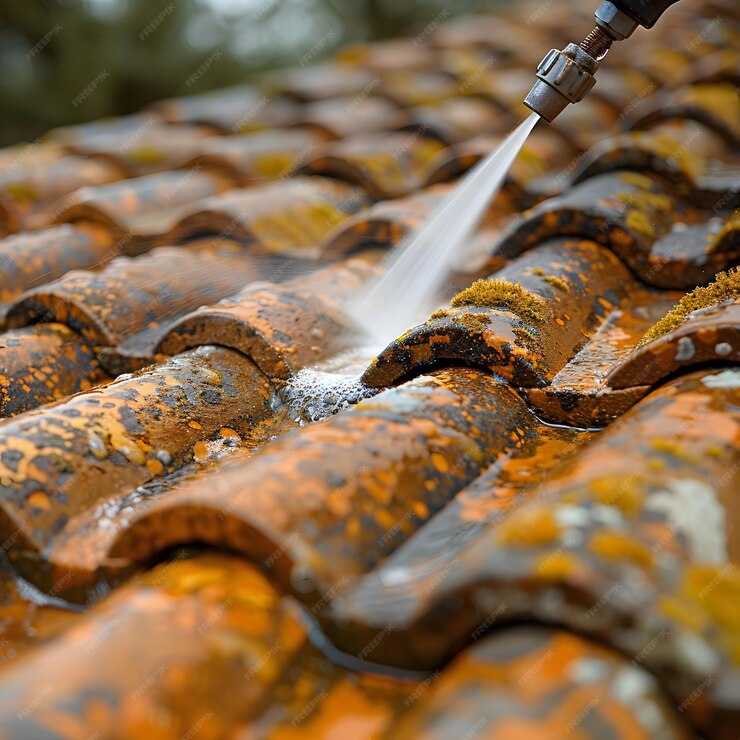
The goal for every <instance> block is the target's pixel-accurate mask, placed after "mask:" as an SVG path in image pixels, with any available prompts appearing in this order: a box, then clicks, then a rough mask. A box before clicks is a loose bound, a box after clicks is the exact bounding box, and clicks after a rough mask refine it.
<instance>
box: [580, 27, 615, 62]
mask: <svg viewBox="0 0 740 740" xmlns="http://www.w3.org/2000/svg"><path fill="white" fill-rule="evenodd" d="M613 42H614V39H613V38H611V37H610V36H608V35H607V34H606V33H604V31H603V30H602V29H601V28H600V27H599V26H596V28H594V30H593V31H591V33H590V34H589V35H588V36H586V38H585V39H583V41H581V43H580V44H579V46H580V47H581V49H583V51H585V52H586V54H588V55H589V56H591V57H593V58H594V59H596V60H597V61H599V60H600V59H603V58H604V57H605V56H606V53H607V52H608V51H609V49H610V48H611V45H612V43H613Z"/></svg>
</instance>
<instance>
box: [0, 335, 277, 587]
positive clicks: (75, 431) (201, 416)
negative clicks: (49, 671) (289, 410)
mask: <svg viewBox="0 0 740 740" xmlns="http://www.w3.org/2000/svg"><path fill="white" fill-rule="evenodd" d="M173 379H174V380H175V381H176V382H175V383H174V384H172V383H171V382H170V381H172V380H173ZM269 389H270V384H269V382H268V381H267V379H266V378H265V377H264V376H263V375H262V374H261V373H260V372H259V371H258V370H257V369H256V367H255V366H254V365H253V364H252V363H251V362H250V361H249V360H248V359H247V358H245V357H243V356H242V355H239V354H238V353H235V352H233V351H232V350H227V349H225V348H215V347H212V348H202V349H199V350H195V351H192V352H189V353H186V354H183V355H179V356H177V357H175V358H173V359H172V360H170V361H169V362H166V363H164V364H162V365H159V366H155V367H152V368H150V369H148V370H146V371H143V372H141V373H139V374H137V375H134V376H133V377H129V378H124V379H122V380H120V381H117V382H115V383H111V384H110V385H107V386H104V387H103V388H101V389H99V390H93V391H90V392H87V393H82V394H79V395H77V396H74V397H72V398H71V399H69V400H67V401H65V402H63V403H61V404H58V405H56V406H54V407H51V408H48V409H45V410H44V411H43V412H41V413H39V414H34V415H21V416H17V417H14V418H13V419H12V420H9V421H7V422H6V423H5V424H4V425H3V428H2V431H1V432H0V490H1V491H2V501H1V502H0V507H1V508H2V511H3V513H4V515H5V517H4V518H2V521H3V522H4V524H2V525H0V530H2V537H4V538H10V539H9V540H8V544H7V549H9V550H11V551H12V552H13V555H12V556H13V557H15V556H16V555H18V556H19V557H20V556H21V552H20V551H22V550H24V549H26V548H27V549H30V550H34V551H38V550H40V549H41V548H42V547H44V545H49V544H50V543H51V540H53V539H54V538H55V537H56V536H58V535H61V533H62V530H63V529H64V527H65V526H70V527H71V526H73V522H74V518H75V517H76V516H78V515H83V514H85V513H86V512H88V511H89V510H90V509H94V508H95V507H96V506H97V504H98V503H99V501H100V500H101V497H102V498H104V499H106V500H109V501H110V500H113V499H114V498H115V497H116V496H124V495H126V494H127V493H130V492H131V491H133V490H134V489H135V488H137V487H138V486H140V485H142V484H143V483H145V482H147V481H148V480H150V479H151V478H152V477H153V476H156V475H161V474H162V473H163V472H165V471H167V472H172V470H173V469H175V468H176V467H178V466H180V465H182V464H184V463H187V462H189V461H190V460H191V456H192V454H193V453H192V447H193V445H194V444H195V443H196V442H197V441H198V440H199V439H201V438H202V437H203V436H205V435H212V434H215V433H216V432H217V431H218V430H219V429H221V428H222V426H223V424H224V422H225V421H227V420H229V421H231V423H232V424H235V423H237V422H238V423H239V424H240V425H242V426H243V427H244V428H245V429H246V428H248V427H249V426H250V424H252V423H256V422H259V421H261V420H263V419H265V418H268V417H270V416H271V411H270V410H269V409H270V394H269ZM102 481H105V482H104V483H103V482H102ZM42 496H43V497H46V498H42ZM46 499H48V500H49V501H53V505H43V506H39V505H38V502H39V501H46ZM76 550H77V552H78V554H79V557H80V558H81V560H83V561H84V560H85V558H86V554H87V550H86V548H85V546H84V545H83V543H82V542H78V544H77V548H76ZM32 559H33V558H32ZM37 566H38V563H37V564H36V566H32V567H33V569H34V572H33V573H29V574H26V575H27V576H28V577H29V578H31V579H32V580H33V579H36V578H39V577H46V576H42V575H41V574H40V573H38V572H36V571H37ZM70 585H71V582H70Z"/></svg>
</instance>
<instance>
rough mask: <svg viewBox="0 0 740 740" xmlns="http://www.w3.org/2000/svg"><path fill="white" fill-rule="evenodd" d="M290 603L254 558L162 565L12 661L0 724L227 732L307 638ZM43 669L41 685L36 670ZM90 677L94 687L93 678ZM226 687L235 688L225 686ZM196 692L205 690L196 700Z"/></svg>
mask: <svg viewBox="0 0 740 740" xmlns="http://www.w3.org/2000/svg"><path fill="white" fill-rule="evenodd" d="M305 639H306V633H305V630H304V628H303V627H302V626H301V625H300V623H299V621H298V620H297V618H296V616H295V614H294V612H293V611H292V610H290V609H289V608H288V606H287V605H286V604H285V603H284V602H283V601H282V599H281V598H280V595H279V594H278V593H277V592H276V591H275V590H274V588H273V587H272V586H271V585H270V583H269V582H267V581H266V580H265V579H264V578H263V577H262V576H260V575H259V573H258V572H257V571H256V570H255V568H254V567H253V566H251V565H249V564H248V563H246V562H245V561H243V560H240V559H238V558H229V557H225V556H220V555H202V556H199V557H196V558H194V559H182V558H181V559H179V560H177V559H176V560H174V561H173V562H171V563H165V564H163V565H161V566H159V567H157V568H154V569H153V570H151V571H150V572H149V573H147V574H146V575H144V576H141V577H139V578H137V579H135V580H134V581H133V582H131V583H129V584H127V585H125V586H122V587H121V588H120V589H119V591H118V592H117V593H116V594H115V595H114V596H113V597H112V598H111V599H109V600H107V601H106V603H105V604H104V605H101V606H100V607H97V608H95V609H94V610H93V611H92V612H91V613H90V614H89V615H87V616H85V617H83V618H82V619H79V620H78V622H77V624H76V625H74V626H72V628H71V629H70V630H68V632H67V633H66V634H65V635H64V637H63V638H62V639H60V640H58V641H56V643H54V646H53V647H52V649H51V650H49V651H43V652H37V653H36V654H35V656H34V657H33V658H32V659H31V660H30V661H29V662H24V663H18V664H16V665H14V666H12V667H9V668H8V669H6V672H5V680H6V681H7V682H8V684H9V685H10V684H12V685H13V686H14V687H15V691H14V692H13V694H12V695H8V694H6V695H5V696H4V697H3V700H2V701H0V730H1V731H2V732H3V733H6V734H8V733H9V735H10V736H15V735H16V733H15V732H13V730H12V727H13V723H14V722H17V721H18V720H17V716H18V714H19V713H21V712H23V711H24V707H27V706H28V705H29V702H31V701H35V704H34V711H33V712H32V713H28V715H27V716H25V721H26V723H27V724H26V726H27V727H29V728H30V730H29V731H30V732H31V733H32V734H33V735H34V736H40V735H41V734H44V733H46V734H48V733H53V734H56V733H58V732H59V729H60V727H64V728H66V729H65V735H64V736H65V737H68V738H70V740H72V739H74V738H80V739H82V738H86V737H89V736H90V735H91V734H93V733H94V732H95V731H98V732H105V734H106V735H110V734H111V731H112V729H113V727H115V733H116V734H119V735H124V736H129V737H141V736H142V734H141V733H143V736H146V737H158V738H163V740H166V739H169V738H172V739H175V738H181V737H183V736H184V735H187V733H188V732H192V728H193V727H196V726H198V727H199V728H201V730H202V731H203V732H204V733H206V736H208V737H224V736H225V735H226V734H227V732H232V731H233V730H234V729H235V728H237V727H239V726H243V725H245V724H246V723H248V722H249V721H250V720H251V719H253V718H254V717H256V716H257V715H258V713H259V711H260V709H261V706H262V702H264V700H265V699H266V698H267V697H268V696H269V695H270V691H271V689H272V686H273V685H274V684H275V683H276V682H277V681H278V680H279V678H280V676H281V674H282V673H283V671H284V670H285V669H286V667H287V666H289V665H290V663H291V660H292V659H293V658H294V656H295V655H296V654H297V652H298V651H299V649H300V648H301V647H302V646H303V645H304V643H305ZM40 675H43V676H45V679H46V684H45V687H46V688H45V689H43V690H42V691H41V692H40V691H39V687H38V676H40ZM92 678H94V687H93V688H91V684H90V681H91V679H92ZM225 687H228V688H226V689H225ZM193 697H197V701H194V700H193Z"/></svg>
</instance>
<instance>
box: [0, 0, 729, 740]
mask: <svg viewBox="0 0 740 740" xmlns="http://www.w3.org/2000/svg"><path fill="white" fill-rule="evenodd" d="M592 12H593V7H592V6H591V5H590V4H588V3H585V2H584V3H577V4H575V5H574V4H573V3H571V4H568V6H567V7H565V5H564V4H553V5H552V6H550V5H548V4H547V3H545V4H544V5H537V4H536V3H535V4H529V5H517V8H516V10H515V11H510V12H508V13H507V15H506V17H505V18H504V17H501V16H497V15H490V14H483V15H476V16H468V17H464V18H461V19H457V20H449V19H447V18H439V19H437V21H435V22H434V24H433V27H427V28H426V29H420V35H419V36H417V37H416V39H413V38H409V39H399V40H393V41H388V42H380V43H369V44H358V45H355V46H352V47H345V48H343V49H341V50H340V51H339V52H338V53H336V54H335V55H334V57H332V58H331V59H330V60H328V61H326V62H323V63H320V64H318V65H304V66H299V67H296V68H294V69H291V70H284V71H279V72H275V73H270V74H269V75H266V76H264V77H263V78H262V79H259V80H256V81H255V82H254V83H253V84H251V85H242V86H239V87H236V88H232V89H229V90H223V91H217V92H214V93H206V94H202V95H196V96H192V97H189V98H182V99H170V100H166V101H163V102H161V103H159V104H155V105H153V106H151V107H150V108H148V109H147V110H145V111H143V112H141V113H138V114H134V115H132V116H127V117H123V118H120V119H113V120H109V121H101V122H93V123H91V124H82V125H80V126H73V127H66V128H63V129H56V130H55V131H52V132H50V133H49V134H48V135H47V136H45V137H44V138H43V139H42V140H41V142H39V143H35V144H31V145H27V146H22V145H21V146H18V147H11V148H8V149H5V150H2V151H0V234H1V235H2V238H0V267H2V268H3V270H2V275H0V311H1V313H2V317H3V321H4V323H3V325H2V327H1V328H2V336H1V337H0V415H2V416H3V417H9V418H4V419H3V421H2V423H0V542H2V545H3V547H2V550H3V552H2V557H0V584H1V585H2V592H3V595H2V598H0V664H1V665H2V669H1V670H0V736H6V737H13V738H16V737H29V738H30V737H33V738H36V737H42V736H43V737H46V736H50V737H51V736H54V737H57V736H63V737H65V738H69V739H70V740H71V739H72V738H89V737H91V736H95V737H100V738H103V737H121V736H126V737H152V738H166V739H169V738H173V740H175V739H176V738H182V737H195V736H200V735H202V736H203V737H214V738H220V737H232V736H233V737H242V738H257V737H259V738H262V737H264V738H271V739H277V738H285V737H289V738H300V737H329V736H341V737H344V736H347V737H350V736H351V737H358V738H365V737H367V738H384V737H387V738H395V737H422V736H423V737H440V738H441V737H445V738H446V737H455V738H458V737H472V736H473V735H476V736H488V737H496V738H507V737H512V738H513V737H517V738H519V737H528V736H530V735H531V736H532V737H535V736H537V737H540V736H547V737H556V736H557V737H560V736H563V737H571V736H572V737H575V736H576V735H578V736H579V737H580V736H583V737H593V738H602V737H606V736H607V735H612V734H613V735H614V736H619V737H650V736H653V737H666V738H685V737H693V734H694V733H699V734H701V735H702V736H703V737H707V738H722V740H724V738H728V739H729V738H733V740H734V739H735V737H736V735H737V726H738V722H740V719H738V718H739V717H740V704H739V703H738V700H737V696H738V695H739V692H738V690H737V687H738V685H740V677H739V673H738V661H739V660H740V658H739V657H738V656H739V655H740V653H739V652H738V651H739V648H738V645H739V644H740V643H739V641H740V633H739V631H738V621H737V618H736V614H735V612H734V611H733V605H734V604H735V603H736V602H737V601H738V599H740V596H739V595H738V589H739V588H740V586H738V582H737V572H736V568H735V565H736V564H737V562H738V558H740V539H739V537H738V531H740V530H739V529H738V527H739V526H740V524H739V522H740V519H739V517H740V510H739V509H738V506H737V502H736V500H735V499H736V496H735V494H736V492H737V488H738V470H739V469H740V464H739V463H738V456H737V439H738V407H740V401H739V400H738V397H737V390H738V364H739V363H738V360H739V359H740V337H739V336H738V326H740V316H738V306H739V305H740V303H739V301H740V296H739V295H738V290H737V280H738V275H737V270H736V266H737V264H738V262H740V252H739V249H740V247H739V246H738V245H739V244H740V242H739V240H738V234H739V233H740V231H739V230H738V220H737V215H736V214H735V213H734V210H736V209H737V207H738V205H739V201H738V187H737V169H736V168H737V152H736V149H737V143H738V136H740V132H739V131H738V120H740V119H738V116H737V110H738V101H737V95H736V90H735V89H734V88H735V86H736V85H737V72H736V70H737V60H738V55H737V51H736V41H737V33H736V29H734V28H733V24H732V22H731V21H730V20H729V19H730V18H731V17H733V14H734V15H735V16H736V14H737V9H736V7H735V6H734V5H733V4H732V3H729V2H724V1H723V0H716V1H714V2H711V3H703V4H701V5H700V4H699V3H697V2H691V1H690V0H685V1H684V2H683V3H679V4H677V5H676V6H675V7H674V8H672V9H671V12H670V13H668V14H667V15H666V18H665V21H663V20H661V23H659V24H658V26H657V27H656V28H655V29H653V30H652V31H650V32H646V33H643V32H642V29H640V30H638V32H636V34H635V39H634V41H630V42H629V44H623V45H621V48H619V47H620V45H615V48H614V50H613V51H612V52H611V53H610V55H609V57H608V59H607V60H606V61H605V62H604V63H603V65H602V66H603V69H602V70H601V71H600V72H599V84H598V85H597V87H596V88H595V89H594V91H593V93H592V94H591V95H589V96H588V97H587V98H586V99H585V100H584V101H582V102H581V103H579V104H578V105H576V106H572V107H571V110H570V111H568V112H567V113H564V114H563V115H562V116H561V117H560V118H559V119H558V121H557V122H556V124H555V125H553V126H545V125H544V124H540V126H538V127H537V128H536V129H535V131H534V132H533V134H532V135H531V136H530V138H529V141H528V142H527V144H526V146H525V148H524V150H523V152H522V154H521V155H520V157H519V159H518V160H517V162H516V163H515V165H514V166H513V168H512V170H511V172H510V173H509V175H508V177H507V179H506V182H505V184H504V186H503V188H502V191H501V193H500V195H499V196H498V197H497V199H496V200H495V202H494V203H493V204H491V207H490V208H489V210H488V212H487V214H486V216H485V218H484V220H483V223H482V224H481V226H480V228H479V229H478V230H477V232H476V233H475V234H474V236H473V237H472V238H471V240H470V243H469V244H468V245H467V249H466V250H465V254H464V255H463V254H461V255H459V256H458V258H457V261H456V266H455V269H456V270H457V272H456V273H455V274H453V275H452V276H451V277H450V280H449V281H448V284H447V285H445V286H444V288H443V290H442V292H441V294H440V296H439V300H440V301H441V303H442V306H441V308H440V310H438V311H436V312H435V313H434V314H432V316H431V317H430V318H429V320H428V321H426V322H425V323H423V324H420V325H419V326H415V327H407V329H408V330H407V331H406V332H405V333H404V334H403V335H402V336H400V337H398V338H397V339H396V340H394V341H393V342H391V343H390V344H389V345H388V346H387V347H386V348H385V349H382V350H381V351H380V353H379V355H378V356H377V358H376V359H375V360H372V356H370V357H368V352H370V350H368V349H367V348H365V347H363V346H362V345H363V343H364V339H363V338H362V337H360V336H359V335H358V333H357V332H356V331H355V329H354V327H353V326H352V324H351V321H350V319H349V317H348V315H347V307H348V303H349V302H350V301H351V300H352V299H353V298H354V297H355V296H357V295H358V294H359V293H360V292H361V291H362V290H363V286H365V285H367V284H368V283H369V281H370V280H372V279H375V278H376V277H377V276H379V275H381V274H382V273H383V271H384V270H385V269H387V268H386V262H385V261H384V259H383V257H384V254H385V253H388V252H392V251H393V250H394V249H396V248H397V247H398V246H399V245H401V244H402V243H403V241H404V239H405V238H406V237H407V236H408V235H409V234H410V233H411V232H412V231H413V230H414V229H415V228H416V227H417V226H419V224H421V223H423V222H424V220H425V219H426V218H427V216H428V215H429V214H430V213H431V211H432V209H433V208H434V207H435V206H436V205H437V204H438V203H439V202H440V201H441V199H442V198H443V197H444V196H445V195H446V194H447V193H449V192H450V191H451V189H452V188H453V187H454V186H455V182H454V181H455V180H456V178H458V177H460V176H461V175H463V174H464V173H465V172H466V171H467V170H469V169H470V168H471V167H472V166H474V165H475V163H476V162H478V161H479V160H480V158H481V157H483V156H485V155H486V154H487V153H488V152H490V151H491V150H492V149H493V148H494V147H495V146H496V144H497V143H498V142H499V141H500V140H501V138H502V137H503V136H504V135H505V134H506V133H507V132H508V131H509V130H510V129H511V128H512V126H514V125H516V123H517V122H518V120H519V119H520V117H521V116H522V115H523V114H524V109H523V107H522V103H521V100H522V97H523V95H524V94H525V93H526V92H527V90H528V89H529V87H530V86H531V84H532V80H533V70H534V66H535V65H536V62H537V61H538V59H539V58H540V56H541V55H542V53H543V52H544V51H545V50H546V49H547V48H549V45H551V44H552V43H554V42H553V39H555V38H561V37H562V35H563V33H564V30H563V29H565V28H569V27H573V28H575V27H576V26H581V25H582V26H583V27H586V26H587V25H588V23H590V20H591V14H592ZM716 17H721V18H722V22H715V18H716ZM725 18H726V19H727V20H728V22H724V19H725ZM637 46H640V52H639V53H637V52H636V48H637ZM15 232H19V233H15ZM724 270H729V272H728V273H727V274H725V275H721V274H719V273H720V271H724ZM697 286H705V287H699V290H698V291H694V289H695V288H697ZM687 291H693V292H691V293H690V294H689V295H688V296H684V293H686V292H687ZM372 352H373V353H374V352H375V350H372ZM337 371H339V372H337ZM350 371H351V372H352V373H354V374H348V373H350ZM121 373H124V374H123V375H120V374H121ZM360 375H362V379H363V380H364V381H365V384H363V383H361V382H360V379H359V378H360ZM115 376H119V377H117V378H116V377H115ZM113 378H115V379H113ZM322 389H323V390H322ZM327 416H328V417H329V418H324V417H327ZM321 419H323V420H321ZM604 427H605V429H604ZM219 551H220V552H219ZM97 602H100V603H97ZM522 622H525V623H527V624H525V625H522V624H521V623H522Z"/></svg>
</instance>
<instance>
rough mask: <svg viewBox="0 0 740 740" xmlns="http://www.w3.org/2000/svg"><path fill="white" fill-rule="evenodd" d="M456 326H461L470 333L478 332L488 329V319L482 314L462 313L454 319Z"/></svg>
mask: <svg viewBox="0 0 740 740" xmlns="http://www.w3.org/2000/svg"><path fill="white" fill-rule="evenodd" d="M456 321H457V323H458V324H462V325H463V326H464V327H465V328H466V329H468V330H469V331H472V332H480V331H483V330H485V329H487V328H488V318H487V317H486V315H485V314H482V313H467V312H466V313H463V314H460V315H459V316H458V317H457V319H456Z"/></svg>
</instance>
